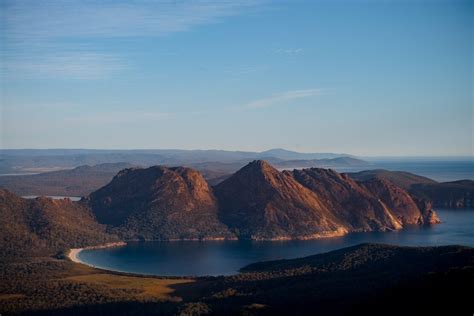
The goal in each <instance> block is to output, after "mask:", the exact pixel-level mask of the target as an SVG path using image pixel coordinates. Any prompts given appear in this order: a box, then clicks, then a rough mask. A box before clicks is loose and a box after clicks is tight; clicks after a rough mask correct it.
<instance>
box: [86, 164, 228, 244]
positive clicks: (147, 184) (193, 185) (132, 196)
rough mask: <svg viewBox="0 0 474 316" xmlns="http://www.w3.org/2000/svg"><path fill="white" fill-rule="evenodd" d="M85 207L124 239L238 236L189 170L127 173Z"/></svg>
mask: <svg viewBox="0 0 474 316" xmlns="http://www.w3.org/2000/svg"><path fill="white" fill-rule="evenodd" d="M83 203H87V205H88V206H89V207H90V208H91V209H92V210H93V211H94V213H95V214H96V216H97V219H98V220H99V222H100V223H103V224H107V225H109V227H110V228H111V229H112V231H114V232H117V233H118V234H120V236H122V238H125V239H143V240H169V239H210V238H211V239H213V238H231V237H233V236H232V235H231V234H230V233H229V231H228V229H227V227H226V226H225V225H223V224H222V223H220V222H219V220H218V217H217V211H218V208H217V201H216V199H215V197H214V195H213V193H212V190H211V188H210V187H209V185H208V184H207V182H206V180H205V179H204V178H203V177H202V175H201V174H200V173H199V172H197V171H195V170H192V169H189V168H182V167H176V168H167V167H161V166H155V167H150V168H146V169H142V168H131V169H125V170H122V171H121V172H119V173H118V174H117V175H116V176H115V177H114V178H113V180H112V181H111V182H110V183H109V184H107V185H106V186H105V187H103V188H101V189H99V190H97V191H95V192H93V193H92V194H91V195H90V196H89V197H88V198H87V199H85V200H84V201H83Z"/></svg>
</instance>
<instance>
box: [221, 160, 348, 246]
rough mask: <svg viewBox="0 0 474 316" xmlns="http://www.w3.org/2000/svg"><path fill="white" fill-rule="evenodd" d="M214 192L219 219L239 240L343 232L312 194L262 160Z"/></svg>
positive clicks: (246, 168) (245, 168)
mask: <svg viewBox="0 0 474 316" xmlns="http://www.w3.org/2000/svg"><path fill="white" fill-rule="evenodd" d="M214 191H215V194H216V196H217V198H218V200H219V207H220V212H219V217H220V219H221V220H222V222H223V223H225V224H226V225H227V226H229V228H230V229H231V230H233V231H235V232H236V234H237V235H238V236H239V237H240V238H250V239H290V238H314V237H322V236H337V235H342V234H345V233H347V229H346V228H345V227H344V226H341V225H340V222H339V220H338V219H337V218H336V217H335V216H334V215H333V214H332V213H331V211H330V209H328V207H327V206H326V205H325V204H324V203H322V201H321V200H319V199H318V198H317V197H316V196H315V194H314V193H313V192H311V191H310V190H308V189H307V188H305V187H304V186H302V185H301V184H299V183H298V182H297V181H296V180H295V179H293V177H291V176H290V175H288V174H286V173H282V172H279V171H278V170H276V169H275V168H273V167H272V166H270V165H269V164H268V163H267V162H265V161H261V160H258V161H254V162H251V163H250V164H248V165H247V166H245V167H244V168H242V169H241V170H239V171H238V172H237V173H235V174H234V175H232V176H231V177H230V178H229V179H227V180H225V181H223V182H222V183H220V184H218V185H217V186H215V187H214Z"/></svg>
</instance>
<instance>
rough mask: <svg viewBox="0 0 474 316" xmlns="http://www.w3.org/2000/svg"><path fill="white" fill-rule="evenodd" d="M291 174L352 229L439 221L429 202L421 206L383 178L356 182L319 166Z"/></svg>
mask: <svg viewBox="0 0 474 316" xmlns="http://www.w3.org/2000/svg"><path fill="white" fill-rule="evenodd" d="M286 173H290V172H289V171H286ZM291 174H292V176H293V177H294V178H295V179H296V180H297V181H298V182H299V183H301V184H302V185H304V186H305V187H307V188H308V189H310V190H312V191H313V192H315V194H316V195H317V196H318V199H320V200H321V201H324V203H325V204H326V205H327V206H328V207H329V208H330V209H331V210H332V212H333V213H334V214H336V216H337V217H338V218H339V219H340V221H342V223H343V224H344V225H345V226H346V227H348V228H349V229H350V231H372V230H386V229H388V230H394V229H400V228H402V227H403V226H404V225H407V224H422V223H436V222H437V220H436V215H435V214H434V213H433V211H431V209H430V207H429V205H427V206H423V207H422V208H419V207H418V205H417V203H416V202H415V201H414V200H413V199H412V198H411V196H410V195H409V194H408V193H407V192H406V191H404V190H403V189H401V188H399V187H396V186H394V185H393V184H390V183H389V182H387V181H384V180H378V179H373V180H369V181H364V182H356V181H354V180H352V179H351V178H350V177H348V176H347V175H344V174H340V173H338V172H336V171H334V170H330V169H329V170H328V169H316V168H312V169H304V170H293V171H292V172H291Z"/></svg>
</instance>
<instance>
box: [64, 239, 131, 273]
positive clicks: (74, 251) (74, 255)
mask: <svg viewBox="0 0 474 316" xmlns="http://www.w3.org/2000/svg"><path fill="white" fill-rule="evenodd" d="M126 245H127V243H126V242H124V241H118V242H111V243H106V244H103V245H98V246H89V247H84V248H71V249H69V252H68V254H67V258H68V259H69V260H71V261H72V262H75V263H80V264H84V265H86V266H89V267H93V268H95V266H93V265H91V264H88V263H86V262H84V261H81V260H80V259H79V253H80V252H81V251H83V250H91V249H104V248H114V247H122V246H126Z"/></svg>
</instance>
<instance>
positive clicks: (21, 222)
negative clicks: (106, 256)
mask: <svg viewBox="0 0 474 316" xmlns="http://www.w3.org/2000/svg"><path fill="white" fill-rule="evenodd" d="M117 240H118V238H117V237H116V236H113V235H110V234H107V233H106V232H105V226H103V225H100V224H98V223H97V221H96V219H95V217H94V215H93V214H92V212H91V211H90V210H89V209H88V208H86V207H83V206H82V205H81V204H79V203H76V202H72V201H71V200H69V199H62V200H53V199H50V198H45V197H40V198H36V199H23V198H20V197H19V196H17V195H15V194H13V193H11V192H8V191H7V190H3V189H0V261H12V260H13V261H15V260H21V258H23V257H25V256H26V257H28V256H29V257H33V256H41V255H51V254H55V253H57V252H60V251H62V250H67V249H69V248H78V247H84V246H91V245H98V244H103V243H106V242H112V241H117Z"/></svg>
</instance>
